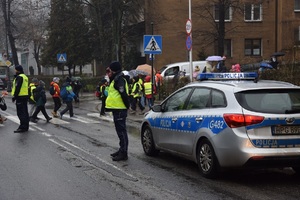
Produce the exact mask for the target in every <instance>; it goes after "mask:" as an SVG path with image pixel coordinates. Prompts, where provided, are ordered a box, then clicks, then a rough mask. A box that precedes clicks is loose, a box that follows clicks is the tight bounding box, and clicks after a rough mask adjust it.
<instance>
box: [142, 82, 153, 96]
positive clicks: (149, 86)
mask: <svg viewBox="0 0 300 200" xmlns="http://www.w3.org/2000/svg"><path fill="white" fill-rule="evenodd" d="M144 87H145V95H149V94H152V83H151V82H146V83H144Z"/></svg>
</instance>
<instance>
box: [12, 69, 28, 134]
mask: <svg viewBox="0 0 300 200" xmlns="http://www.w3.org/2000/svg"><path fill="white" fill-rule="evenodd" d="M15 71H16V75H15V79H14V81H13V87H12V91H11V95H12V102H16V108H17V115H18V117H19V120H20V126H19V128H18V129H17V130H15V131H14V132H15V133H22V132H26V131H28V129H29V114H28V106H27V102H28V98H29V96H28V77H27V76H26V75H25V74H24V71H23V67H22V66H21V65H17V66H15Z"/></svg>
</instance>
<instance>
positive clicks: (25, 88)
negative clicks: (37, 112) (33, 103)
mask: <svg viewBox="0 0 300 200" xmlns="http://www.w3.org/2000/svg"><path fill="white" fill-rule="evenodd" d="M19 76H21V77H22V78H23V83H22V86H21V89H20V92H19V95H18V96H28V77H27V76H26V75H25V74H19ZM15 90H16V79H14V81H13V87H12V91H11V95H12V96H15Z"/></svg>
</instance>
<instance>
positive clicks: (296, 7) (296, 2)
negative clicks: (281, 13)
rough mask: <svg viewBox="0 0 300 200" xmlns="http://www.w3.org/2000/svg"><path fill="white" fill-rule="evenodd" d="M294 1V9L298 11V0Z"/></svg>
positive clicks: (299, 9)
mask: <svg viewBox="0 0 300 200" xmlns="http://www.w3.org/2000/svg"><path fill="white" fill-rule="evenodd" d="M294 2H295V4H294V11H296V12H300V0H295V1H294Z"/></svg>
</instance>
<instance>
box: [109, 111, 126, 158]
mask: <svg viewBox="0 0 300 200" xmlns="http://www.w3.org/2000/svg"><path fill="white" fill-rule="evenodd" d="M112 114H113V118H114V123H115V129H116V131H117V134H118V137H119V146H120V148H119V151H120V152H123V153H125V154H126V155H127V150H128V135H127V128H126V118H127V110H126V109H124V110H113V111H112Z"/></svg>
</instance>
